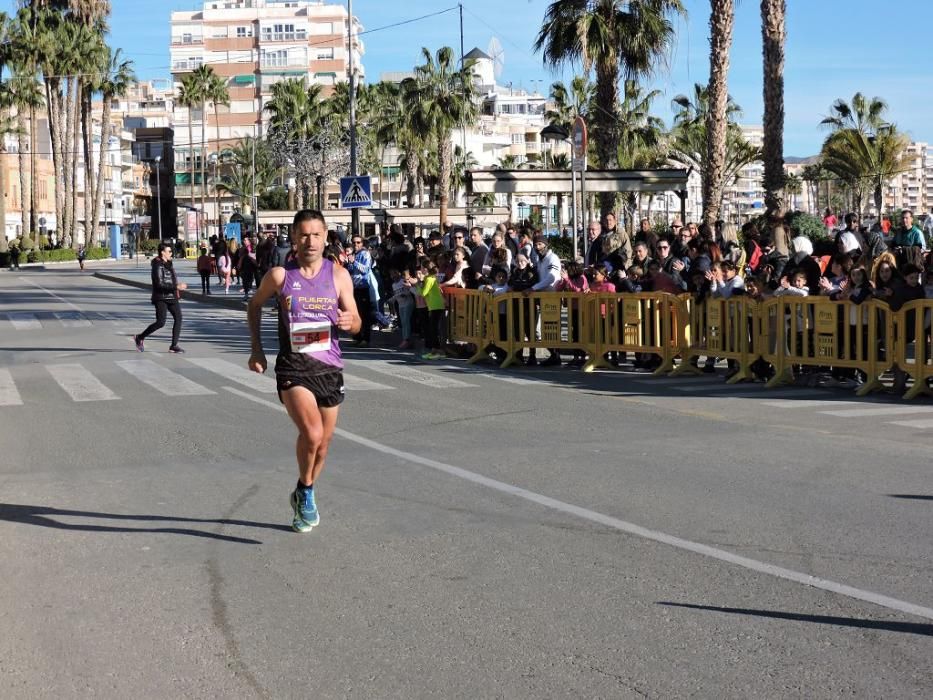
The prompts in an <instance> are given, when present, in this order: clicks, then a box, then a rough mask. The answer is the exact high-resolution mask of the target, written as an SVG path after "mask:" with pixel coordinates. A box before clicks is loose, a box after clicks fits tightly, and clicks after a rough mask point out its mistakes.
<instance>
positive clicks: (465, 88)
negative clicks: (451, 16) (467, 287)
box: [402, 46, 477, 227]
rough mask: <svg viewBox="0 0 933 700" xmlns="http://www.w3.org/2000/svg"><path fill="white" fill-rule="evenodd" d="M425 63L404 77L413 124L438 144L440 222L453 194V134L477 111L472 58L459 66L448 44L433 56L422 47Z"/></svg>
mask: <svg viewBox="0 0 933 700" xmlns="http://www.w3.org/2000/svg"><path fill="white" fill-rule="evenodd" d="M421 54H422V57H423V58H424V64H422V65H420V66H417V67H416V68H415V77H414V78H406V79H405V80H404V81H402V91H403V94H404V95H405V101H406V103H407V105H408V107H409V111H410V114H411V119H412V125H413V126H414V127H415V128H416V129H419V130H421V131H423V132H424V133H425V134H428V135H429V136H430V138H431V140H432V141H433V143H434V144H436V146H437V155H438V157H437V166H438V183H437V184H438V200H439V205H440V217H439V218H440V225H441V227H443V226H444V224H445V223H447V206H448V201H449V196H450V170H451V167H452V163H453V146H452V144H451V135H452V132H453V130H454V129H455V128H457V127H462V128H465V126H466V124H469V123H472V121H473V119H474V118H475V117H476V114H477V106H476V102H475V101H474V99H473V98H474V95H475V91H476V89H475V87H474V82H473V80H474V76H473V71H472V61H468V62H467V63H466V64H465V65H462V66H461V67H460V68H457V64H456V59H455V54H454V51H453V49H452V48H450V47H449V46H444V47H442V48H440V49H438V50H437V53H436V54H435V55H434V56H432V55H431V52H430V51H429V50H428V49H427V48H422V49H421Z"/></svg>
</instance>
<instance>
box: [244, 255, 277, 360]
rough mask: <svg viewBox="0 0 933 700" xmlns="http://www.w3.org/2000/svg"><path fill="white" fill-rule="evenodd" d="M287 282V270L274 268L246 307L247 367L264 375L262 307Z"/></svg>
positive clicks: (264, 278)
mask: <svg viewBox="0 0 933 700" xmlns="http://www.w3.org/2000/svg"><path fill="white" fill-rule="evenodd" d="M284 282H285V268H284V267H273V268H272V269H271V270H269V271H268V272H267V273H266V274H265V275H264V276H263V278H262V282H261V283H260V285H259V289H257V290H256V293H255V294H254V295H253V298H252V299H250V301H249V306H247V307H246V320H247V323H248V324H249V339H250V348H251V351H250V356H249V361H248V362H247V367H249V368H250V369H251V370H252V371H254V372H258V373H259V374H262V373H263V372H265V371H266V368H267V367H268V363H267V362H266V353H265V352H263V349H262V335H261V330H262V307H263V304H265V303H266V302H267V301H268V300H269V299H270V298H271V297H272V296H274V295H275V294H276V292H278V291H279V290H280V289H281V288H282V284H283V283H284Z"/></svg>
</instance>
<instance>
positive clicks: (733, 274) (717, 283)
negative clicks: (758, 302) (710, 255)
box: [710, 260, 745, 299]
mask: <svg viewBox="0 0 933 700" xmlns="http://www.w3.org/2000/svg"><path fill="white" fill-rule="evenodd" d="M715 266H716V264H715V263H714V265H713V267H715ZM710 293H711V294H712V296H713V297H714V298H716V299H729V298H731V297H732V296H741V295H743V294H745V280H744V279H742V277H741V276H739V271H738V268H737V267H736V265H735V263H733V262H731V261H729V260H723V261H722V262H721V263H719V275H718V276H717V277H716V278H715V279H714V280H712V281H711V282H710Z"/></svg>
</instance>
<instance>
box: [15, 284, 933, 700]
mask: <svg viewBox="0 0 933 700" xmlns="http://www.w3.org/2000/svg"><path fill="white" fill-rule="evenodd" d="M184 313H185V330H184V332H183V336H182V344H183V345H184V346H185V347H186V348H187V349H188V351H189V352H188V353H187V354H186V355H184V356H174V355H170V354H168V353H167V352H166V350H167V346H168V334H167V330H166V331H162V332H161V333H160V334H159V335H157V336H156V337H154V338H152V339H150V340H149V341H148V342H147V348H146V349H147V351H146V352H145V353H143V354H139V353H137V352H135V351H134V350H133V346H132V343H131V341H130V338H129V336H130V335H131V334H132V333H135V332H138V330H139V329H141V328H142V327H144V326H145V325H146V324H147V323H148V322H149V320H150V318H151V315H152V308H151V306H150V305H149V303H148V294H147V293H145V292H144V291H142V290H138V289H134V288H131V287H127V286H121V285H116V284H113V283H111V282H108V281H104V280H100V279H95V278H93V277H91V276H89V275H87V274H85V275H80V274H79V273H77V272H76V271H74V270H72V269H70V268H67V267H65V268H59V269H56V270H49V271H46V272H38V271H21V272H18V273H10V272H0V444H2V446H3V448H2V449H3V456H2V458H0V562H2V567H3V584H4V585H3V586H0V629H2V630H3V633H2V634H0V696H2V697H4V698H37V697H38V698H44V697H56V698H60V697H74V696H95V697H114V698H122V697H127V696H129V695H130V694H132V695H134V696H136V697H153V698H165V697H198V698H201V697H221V696H222V697H269V698H285V697H296V698H298V697H309V696H317V697H378V698H393V697H428V696H434V697H437V696H442V697H467V696H469V697H510V698H511V697H583V696H587V697H613V698H640V697H652V698H670V697H686V696H692V697H716V698H719V697H736V698H749V697H762V698H773V697H788V696H798V697H808V698H813V697H837V696H840V695H856V696H861V697H908V696H909V697H924V696H927V697H928V696H930V695H933V670H931V661H930V660H931V659H933V641H931V639H933V609H931V608H933V563H931V561H933V557H931V554H933V543H931V538H930V533H931V531H933V500H931V499H933V488H931V473H930V464H931V448H930V441H929V428H930V427H933V404H931V403H930V402H929V401H926V402H924V401H921V402H919V403H916V404H911V405H905V404H904V403H903V402H901V401H899V400H895V399H890V398H888V397H880V398H871V399H856V398H854V397H853V396H852V395H851V394H849V393H844V392H841V391H839V390H821V389H801V388H791V389H781V390H778V391H772V392H765V391H764V390H762V389H761V388H760V386H741V385H740V386H735V387H726V386H725V385H723V384H722V380H721V378H719V377H710V376H705V377H703V378H699V379H692V380H691V379H686V380H680V381H677V382H673V381H670V380H667V379H660V380H657V379H653V378H651V377H648V376H646V375H644V374H636V373H625V372H616V373H608V372H607V373H594V374H592V375H581V374H580V373H578V372H574V371H568V370H556V371H555V370H546V369H540V370H535V371H530V370H526V369H522V368H519V369H515V370H511V371H506V372H501V371H499V370H496V369H494V368H491V367H479V368H467V367H465V366H464V365H463V364H462V363H459V362H456V361H450V362H446V363H431V364H425V363H420V362H415V361H414V360H413V359H412V356H410V355H404V354H399V353H395V352H393V351H390V350H388V349H382V348H370V349H368V350H365V351H358V350H348V351H347V356H348V366H347V377H348V379H347V383H348V387H349V391H348V394H349V397H348V399H347V402H346V403H345V404H344V408H343V410H342V415H341V423H340V426H341V429H342V432H341V434H340V435H339V436H338V438H337V439H336V440H335V443H334V445H333V448H332V453H331V457H330V460H329V465H328V469H327V471H326V472H325V476H324V478H323V479H322V481H321V482H320V484H319V487H318V490H319V495H318V501H319V506H320V508H321V513H322V524H321V526H320V527H319V528H317V529H316V530H314V531H313V532H312V533H311V534H309V535H297V534H295V533H292V532H291V531H290V530H289V528H288V523H289V519H290V510H289V508H288V505H287V502H286V499H287V494H288V492H289V490H290V488H291V487H292V484H293V482H294V478H295V467H294V464H293V461H294V460H293V438H294V430H293V428H292V427H291V425H290V424H289V422H288V420H287V418H286V417H285V416H284V414H283V413H282V412H281V408H280V406H279V405H278V402H277V400H276V398H275V395H274V393H273V391H272V386H271V383H270V382H271V379H269V378H267V377H258V376H256V375H249V374H247V373H245V372H244V371H242V369H241V368H242V367H243V366H244V364H245V360H246V355H247V350H248V339H247V337H246V334H245V325H244V315H243V312H242V311H241V310H238V309H234V308H221V307H215V306H207V305H202V304H198V303H196V302H185V305H184ZM267 325H268V324H267ZM270 331H271V328H267V332H266V336H267V345H268V346H269V347H270V348H271V347H274V341H273V339H272V336H271V332H270ZM383 337H384V339H385V340H386V342H385V343H384V345H385V346H386V348H388V336H383ZM153 385H155V386H153ZM806 583H810V584H815V585H805V584H806Z"/></svg>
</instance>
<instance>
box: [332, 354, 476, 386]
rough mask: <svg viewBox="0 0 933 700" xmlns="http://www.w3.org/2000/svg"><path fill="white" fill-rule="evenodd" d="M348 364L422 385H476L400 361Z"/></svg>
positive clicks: (353, 362) (351, 362)
mask: <svg viewBox="0 0 933 700" xmlns="http://www.w3.org/2000/svg"><path fill="white" fill-rule="evenodd" d="M347 364H348V365H353V366H354V367H365V368H366V369H369V370H372V371H373V372H376V373H378V374H387V375H389V376H390V377H395V378H396V379H401V380H404V381H408V382H414V383H415V384H421V385H422V386H429V387H431V388H433V389H454V388H460V389H462V388H466V387H475V386H476V385H475V384H467V383H466V382H461V381H460V380H459V379H454V378H453V377H445V376H441V375H437V374H429V373H427V372H422V371H421V370H418V369H415V368H413V367H409V366H408V365H406V364H402V363H398V362H389V361H388V360H350V361H348V362H347Z"/></svg>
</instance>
